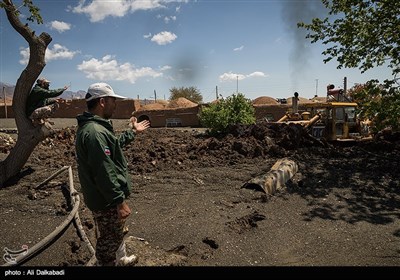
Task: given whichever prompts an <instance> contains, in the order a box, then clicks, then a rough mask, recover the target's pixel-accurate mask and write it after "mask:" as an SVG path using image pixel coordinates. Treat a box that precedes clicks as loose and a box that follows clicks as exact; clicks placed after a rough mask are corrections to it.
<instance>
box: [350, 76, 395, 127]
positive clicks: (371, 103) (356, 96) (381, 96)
mask: <svg viewBox="0 0 400 280" xmlns="http://www.w3.org/2000/svg"><path fill="white" fill-rule="evenodd" d="M348 95H350V96H351V97H352V98H353V100H354V101H355V102H357V103H358V105H359V109H358V116H359V118H360V119H370V120H372V121H373V122H372V126H371V129H372V132H374V133H376V132H378V131H380V130H382V129H384V128H386V127H391V128H392V129H393V130H399V129H400V110H399V108H400V89H399V88H398V87H394V86H393V81H387V82H386V83H384V84H379V82H378V81H377V80H371V81H368V82H367V83H366V84H363V85H356V86H354V87H353V88H351V89H349V91H348Z"/></svg>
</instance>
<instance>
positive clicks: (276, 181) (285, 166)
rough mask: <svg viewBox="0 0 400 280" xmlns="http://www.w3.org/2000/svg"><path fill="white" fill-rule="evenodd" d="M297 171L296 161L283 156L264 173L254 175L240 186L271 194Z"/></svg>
mask: <svg viewBox="0 0 400 280" xmlns="http://www.w3.org/2000/svg"><path fill="white" fill-rule="evenodd" d="M297 171H298V166H297V163H296V162H294V161H292V160H289V159H287V158H283V159H280V160H278V161H277V162H276V163H275V164H274V165H273V166H272V167H271V170H270V171H268V172H267V173H266V174H264V175H261V176H258V177H255V178H253V179H251V180H249V181H248V182H247V183H245V184H244V185H243V186H242V188H249V189H254V188H255V189H260V190H262V191H264V192H265V193H267V194H273V193H275V192H276V191H277V190H278V189H280V188H283V187H284V186H285V184H286V182H287V181H288V180H290V179H291V178H292V177H293V175H294V174H295V173H296V172H297Z"/></svg>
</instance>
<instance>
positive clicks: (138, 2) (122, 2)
mask: <svg viewBox="0 0 400 280" xmlns="http://www.w3.org/2000/svg"><path fill="white" fill-rule="evenodd" d="M85 2H86V1H84V0H81V1H80V2H79V4H78V5H77V6H76V7H74V8H73V9H72V11H73V12H74V13H80V14H81V13H82V14H86V15H87V16H88V17H89V19H90V21H91V22H98V21H102V20H103V19H105V18H106V17H108V16H113V17H123V16H125V15H126V14H128V13H129V12H131V13H133V12H135V11H138V10H153V9H159V8H166V5H167V4H169V3H188V0H146V1H143V0H119V1H104V0H93V1H91V2H90V3H88V4H87V5H86V3H85Z"/></svg>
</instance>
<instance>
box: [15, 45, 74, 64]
mask: <svg viewBox="0 0 400 280" xmlns="http://www.w3.org/2000/svg"><path fill="white" fill-rule="evenodd" d="M19 53H20V54H21V56H22V59H21V60H20V61H19V63H20V64H22V65H26V64H28V61H29V48H21V49H20V51H19ZM78 53H80V51H70V50H68V48H67V47H64V46H61V45H60V44H54V46H53V48H47V49H46V55H45V61H46V62H49V61H51V60H59V59H72V58H73V57H74V56H75V55H76V54H78Z"/></svg>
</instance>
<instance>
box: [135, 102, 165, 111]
mask: <svg viewBox="0 0 400 280" xmlns="http://www.w3.org/2000/svg"><path fill="white" fill-rule="evenodd" d="M164 108H165V105H164V104H161V103H150V104H146V105H143V106H140V108H139V109H138V111H146V110H162V109H164Z"/></svg>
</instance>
